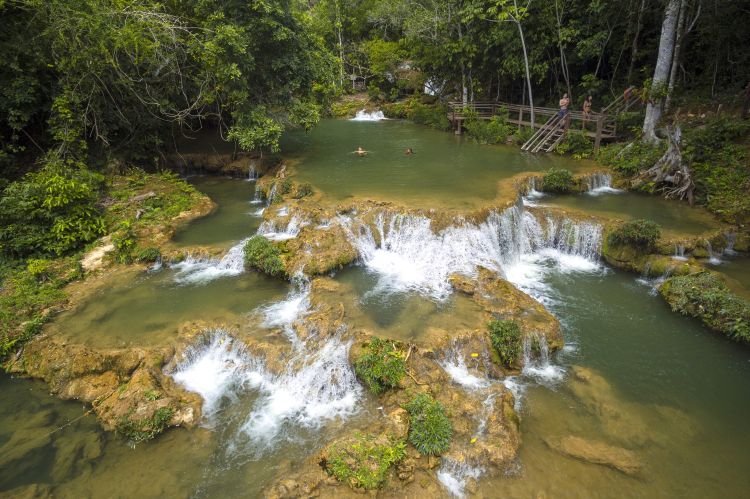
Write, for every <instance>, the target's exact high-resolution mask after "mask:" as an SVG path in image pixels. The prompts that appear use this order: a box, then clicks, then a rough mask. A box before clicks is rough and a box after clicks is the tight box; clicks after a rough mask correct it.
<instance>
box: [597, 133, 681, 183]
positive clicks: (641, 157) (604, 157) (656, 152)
mask: <svg viewBox="0 0 750 499" xmlns="http://www.w3.org/2000/svg"><path fill="white" fill-rule="evenodd" d="M665 150H666V146H665V145H664V144H658V145H651V144H648V143H646V142H641V141H640V140H638V141H635V142H631V143H629V144H610V145H607V146H603V147H601V148H600V149H599V154H598V156H597V159H598V160H599V161H600V162H601V163H602V164H604V165H606V166H609V167H610V168H612V169H613V170H615V171H616V172H618V173H621V174H623V175H625V176H628V177H629V176H633V175H636V174H637V173H638V172H640V171H641V170H645V169H647V168H651V167H652V166H653V165H654V163H656V162H657V161H658V160H659V158H661V157H662V155H663V154H664V151H665Z"/></svg>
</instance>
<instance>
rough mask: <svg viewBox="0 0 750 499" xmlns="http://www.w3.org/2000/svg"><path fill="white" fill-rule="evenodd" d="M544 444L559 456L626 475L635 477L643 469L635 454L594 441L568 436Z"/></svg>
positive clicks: (549, 440) (548, 440) (551, 439)
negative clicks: (605, 467)
mask: <svg viewBox="0 0 750 499" xmlns="http://www.w3.org/2000/svg"><path fill="white" fill-rule="evenodd" d="M546 443H547V445H549V446H550V448H552V449H554V450H556V451H557V452H559V453H561V454H564V455H566V456H570V457H573V458H576V459H580V460H582V461H586V462H588V463H592V464H599V465H602V466H608V467H610V468H613V469H615V470H617V471H620V472H622V473H625V474H626V475H631V476H632V475H637V474H638V473H639V472H640V471H641V468H642V467H643V464H642V463H641V461H640V459H639V458H638V455H637V454H636V453H634V452H632V451H629V450H627V449H623V448H622V447H615V446H612V445H609V444H606V443H604V442H599V441H596V440H587V439H585V438H581V437H576V436H572V435H569V436H565V437H560V438H550V439H547V440H546Z"/></svg>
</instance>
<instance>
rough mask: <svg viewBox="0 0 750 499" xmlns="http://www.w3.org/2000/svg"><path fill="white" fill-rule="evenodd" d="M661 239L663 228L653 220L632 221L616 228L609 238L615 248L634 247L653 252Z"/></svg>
mask: <svg viewBox="0 0 750 499" xmlns="http://www.w3.org/2000/svg"><path fill="white" fill-rule="evenodd" d="M660 237H661V228H660V227H659V224H657V223H656V222H652V221H651V220H643V219H639V220H630V221H627V222H623V223H621V224H620V225H618V226H617V227H615V228H614V229H613V230H612V232H610V233H609V236H607V240H608V242H609V243H610V244H611V245H613V246H633V247H635V248H637V249H639V250H641V251H645V252H648V251H651V250H652V249H654V247H655V245H656V242H657V241H658V240H659V238H660Z"/></svg>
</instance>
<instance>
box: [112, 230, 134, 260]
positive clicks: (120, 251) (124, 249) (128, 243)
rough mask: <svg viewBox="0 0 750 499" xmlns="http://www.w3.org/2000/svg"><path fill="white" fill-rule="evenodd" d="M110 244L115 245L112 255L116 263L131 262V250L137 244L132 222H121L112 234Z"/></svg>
mask: <svg viewBox="0 0 750 499" xmlns="http://www.w3.org/2000/svg"><path fill="white" fill-rule="evenodd" d="M112 244H113V245H114V247H115V251H114V257H115V260H116V261H117V262H118V263H132V262H133V252H134V251H135V247H136V244H137V237H136V235H135V232H134V231H133V224H132V222H130V221H129V220H125V221H124V222H122V223H121V224H120V226H119V228H118V229H117V231H116V232H115V233H114V234H112Z"/></svg>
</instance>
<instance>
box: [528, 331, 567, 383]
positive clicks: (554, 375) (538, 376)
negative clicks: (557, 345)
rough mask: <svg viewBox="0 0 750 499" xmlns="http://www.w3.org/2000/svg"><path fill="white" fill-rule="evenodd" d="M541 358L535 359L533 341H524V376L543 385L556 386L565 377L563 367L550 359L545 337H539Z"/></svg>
mask: <svg viewBox="0 0 750 499" xmlns="http://www.w3.org/2000/svg"><path fill="white" fill-rule="evenodd" d="M536 339H537V344H538V345H539V356H538V357H536V358H535V357H534V356H533V355H532V352H531V346H532V345H531V343H532V342H531V341H530V340H529V337H528V336H527V337H524V340H523V369H522V371H521V372H522V374H523V375H524V376H527V377H529V378H532V379H534V380H535V381H537V382H539V383H540V384H543V385H554V384H556V383H558V382H560V381H562V379H563V378H564V377H565V370H564V369H563V368H562V366H559V365H556V364H553V363H551V362H550V358H549V347H548V345H547V338H545V336H544V335H541V336H538V337H537V338H536Z"/></svg>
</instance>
